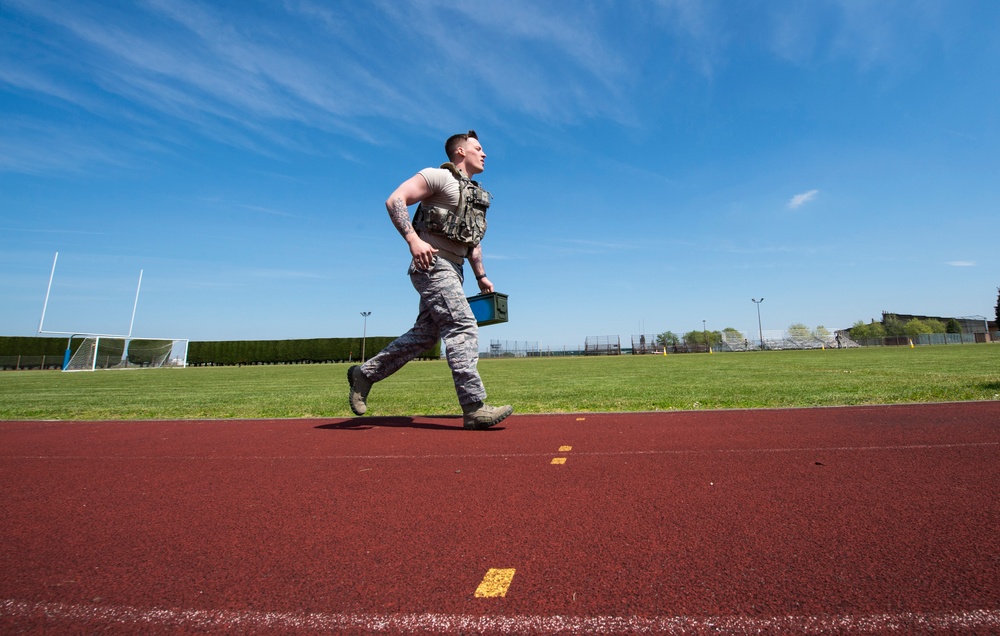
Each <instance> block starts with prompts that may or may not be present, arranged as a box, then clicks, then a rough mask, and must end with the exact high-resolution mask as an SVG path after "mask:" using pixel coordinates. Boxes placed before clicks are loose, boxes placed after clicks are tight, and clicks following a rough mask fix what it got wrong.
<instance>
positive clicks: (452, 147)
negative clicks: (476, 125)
mask: <svg viewBox="0 0 1000 636" xmlns="http://www.w3.org/2000/svg"><path fill="white" fill-rule="evenodd" d="M470 138H471V139H475V140H476V141H479V136H478V135H476V131H475V130H470V131H469V132H467V133H458V134H457V135H452V136H451V137H448V141H446V142H444V154H446V155H448V160H449V161H454V160H455V157H454V154H455V151H456V150H458V147H459V146H461V145H462V144H463V143H465V142H466V141H468V140H469V139H470Z"/></svg>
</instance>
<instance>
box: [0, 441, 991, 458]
mask: <svg viewBox="0 0 1000 636" xmlns="http://www.w3.org/2000/svg"><path fill="white" fill-rule="evenodd" d="M989 446H1000V442H967V443H957V444H902V445H890V446H809V447H797V448H714V449H675V450H672V449H660V450H625V451H580V452H574V453H573V454H574V455H590V456H607V457H615V456H626V455H714V454H754V453H824V452H855V451H905V450H941V449H951V448H978V447H989ZM551 455H552V454H551V453H455V454H431V455H419V454H413V455H277V456H274V455H8V456H4V455H0V460H3V459H19V460H26V459H44V460H57V459H61V460H95V459H100V460H114V459H117V460H142V461H150V460H164V459H169V460H178V461H198V460H201V461H226V460H228V461H246V460H254V461H256V460H269V461H309V460H323V461H325V460H331V459H357V460H373V459H497V458H508V457H543V456H551Z"/></svg>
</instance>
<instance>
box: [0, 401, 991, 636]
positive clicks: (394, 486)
mask: <svg viewBox="0 0 1000 636" xmlns="http://www.w3.org/2000/svg"><path fill="white" fill-rule="evenodd" d="M998 423H1000V402H977V403H961V404H933V405H917V406H891V407H858V408H853V407H851V408H831V409H810V410H799V409H794V410H753V411H712V412H679V413H644V414H581V415H546V416H514V417H512V418H510V419H508V420H507V421H505V422H504V423H503V424H502V425H501V427H498V429H495V430H490V431H484V432H478V431H464V430H462V428H461V420H460V419H458V418H448V417H441V418H437V417H435V418H414V419H410V418H377V417H366V418H357V419H334V420H278V421H209V422H193V421H183V422H174V421H171V422H126V423H120V422H100V423H91V422H0V484H2V486H0V487H2V501H3V506H2V512H0V528H2V535H0V539H2V541H0V632H2V633H4V634H17V633H45V634H89V633H106V634H134V633H143V634H176V633H253V634H300V633H359V634H360V633H377V632H381V633H400V632H442V633H443V632H460V633H536V634H550V633H567V634H569V633H573V634H576V633H668V634H709V633H712V634H716V633H736V634H741V633H747V634H749V633H810V634H826V633H897V634H904V633H905V634H911V633H948V634H980V633H1000V531H998V527H1000V523H998V522H1000V498H998V496H997V492H998V487H1000V462H998V459H997V458H998V451H1000V425H998ZM560 449H562V450H560ZM560 459H561V460H563V461H564V463H553V460H557V462H558V460H560ZM491 569H503V570H507V572H506V574H507V577H508V578H507V579H504V580H502V581H501V582H500V584H499V585H498V586H496V587H494V588H492V589H491V590H486V591H482V590H480V584H482V583H484V581H486V580H487V579H488V578H489V577H487V573H488V572H489V571H490V570H491ZM511 571H512V572H511ZM477 590H480V591H479V592H477Z"/></svg>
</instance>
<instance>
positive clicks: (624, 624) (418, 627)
mask: <svg viewBox="0 0 1000 636" xmlns="http://www.w3.org/2000/svg"><path fill="white" fill-rule="evenodd" d="M0 616H9V617H18V618H26V619H34V620H36V621H38V623H39V625H41V624H46V625H50V626H51V625H53V624H55V623H67V622H68V623H81V624H88V623H100V624H106V625H123V626H138V627H141V626H143V625H145V626H151V627H171V628H178V629H184V630H199V629H223V630H231V629H234V628H235V629H241V630H251V631H256V630H266V629H274V630H291V631H295V632H296V633H299V632H304V631H310V632H337V631H340V630H344V629H361V630H367V631H372V632H390V633H399V632H439V633H456V632H457V633H490V632H496V633H531V634H560V633H599V634H618V633H648V634H704V633H725V634H760V633H776V632H780V633H787V632H793V633H797V634H829V633H843V632H845V631H846V632H849V633H854V634H864V633H878V632H884V631H899V632H902V633H908V632H913V631H919V632H921V633H928V632H934V631H939V630H940V631H951V632H954V631H955V630H977V631H982V630H989V631H993V630H996V629H1000V610H971V611H964V612H952V613H938V614H930V613H928V614H923V613H912V612H907V613H901V614H870V615H861V616H852V615H845V616H772V617H763V618H755V617H750V616H704V617H699V616H667V617H656V618H645V617H639V616H524V615H521V616H471V615H466V614H431V613H426V614H321V613H305V612H253V611H246V612H236V611H228V610H178V609H143V608H138V607H123V606H118V607H116V606H100V605H71V604H65V603H30V602H25V601H16V600H11V599H7V600H3V601H0Z"/></svg>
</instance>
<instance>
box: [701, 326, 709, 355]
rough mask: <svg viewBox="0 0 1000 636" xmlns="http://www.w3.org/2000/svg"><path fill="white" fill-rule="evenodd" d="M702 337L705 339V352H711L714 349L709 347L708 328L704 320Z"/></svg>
mask: <svg viewBox="0 0 1000 636" xmlns="http://www.w3.org/2000/svg"><path fill="white" fill-rule="evenodd" d="M701 335H702V337H703V338H704V339H705V350H706V351H709V352H710V351H711V350H712V349H711V347H709V346H708V328H707V327H705V321H704V320H702V321H701Z"/></svg>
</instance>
